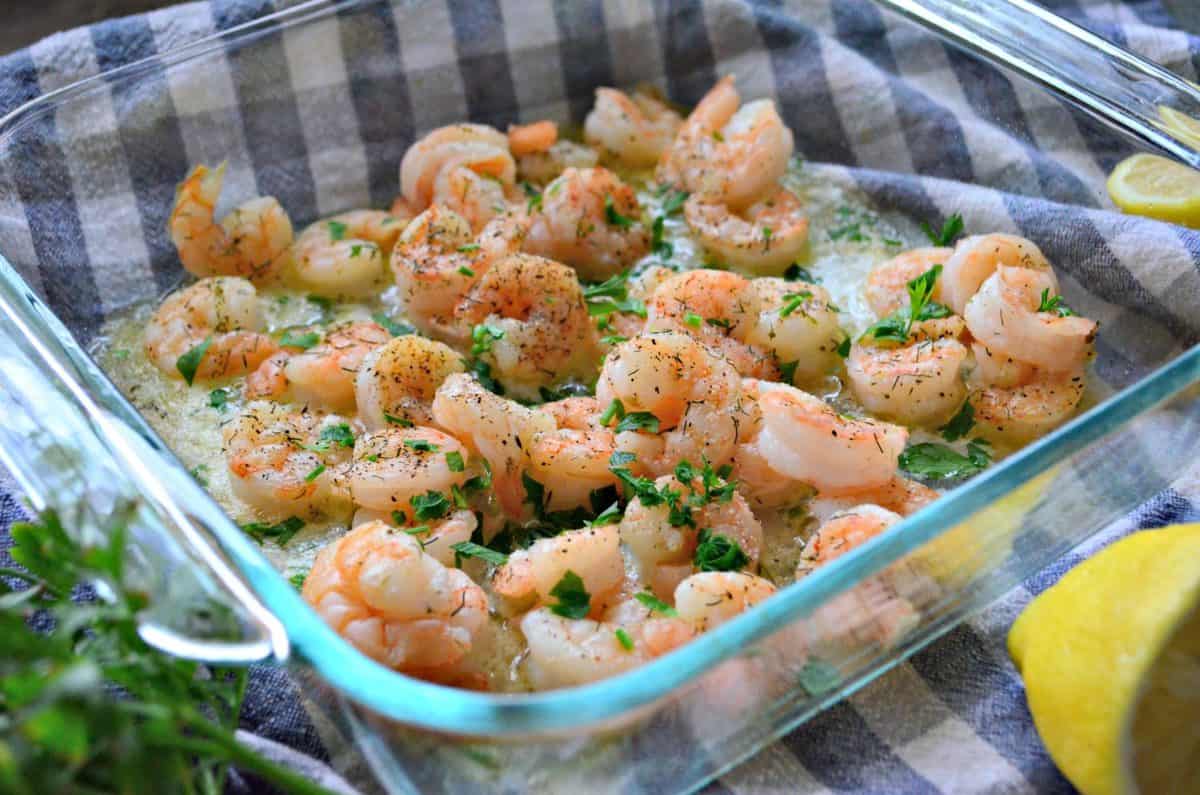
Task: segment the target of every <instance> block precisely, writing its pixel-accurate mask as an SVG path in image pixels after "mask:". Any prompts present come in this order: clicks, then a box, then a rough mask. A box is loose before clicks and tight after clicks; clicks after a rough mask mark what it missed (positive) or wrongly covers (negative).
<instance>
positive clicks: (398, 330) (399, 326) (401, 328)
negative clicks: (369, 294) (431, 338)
mask: <svg viewBox="0 0 1200 795" xmlns="http://www.w3.org/2000/svg"><path fill="white" fill-rule="evenodd" d="M371 319H372V320H374V321H375V322H376V323H378V324H379V325H381V326H383V328H384V330H385V331H387V333H388V334H391V335H392V336H393V337H405V336H408V335H409V334H415V333H416V331H417V330H416V328H414V327H413V326H410V325H409V324H408V323H400V322H397V321H395V320H392V319H391V318H390V317H388V316H387V315H385V314H384V313H382V312H376V313H375V314H373V315H371Z"/></svg>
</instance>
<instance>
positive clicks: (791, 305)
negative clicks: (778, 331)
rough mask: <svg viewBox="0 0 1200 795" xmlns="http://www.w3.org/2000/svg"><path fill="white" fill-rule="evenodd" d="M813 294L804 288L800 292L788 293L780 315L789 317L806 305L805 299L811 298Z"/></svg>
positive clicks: (780, 308) (784, 298) (780, 309)
mask: <svg viewBox="0 0 1200 795" xmlns="http://www.w3.org/2000/svg"><path fill="white" fill-rule="evenodd" d="M812 297H813V294H812V293H811V292H810V291H808V290H804V291H803V292H799V293H788V294H787V295H785V296H784V297H783V306H781V307H779V316H780V317H787V316H789V315H791V314H792V313H793V312H795V311H796V310H797V309H799V308H800V307H801V306H803V305H804V302H805V301H808V300H810V299H811V298H812Z"/></svg>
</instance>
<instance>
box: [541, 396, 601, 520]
mask: <svg viewBox="0 0 1200 795" xmlns="http://www.w3.org/2000/svg"><path fill="white" fill-rule="evenodd" d="M538 408H540V409H541V410H542V411H544V412H546V413H547V414H549V415H550V416H552V417H554V419H555V422H556V423H557V424H558V427H557V428H556V429H555V430H553V431H547V432H545V433H539V434H538V435H537V436H535V437H534V439H533V444H532V445H531V447H530V449H529V462H530V465H531V469H530V474H531V476H532V477H533V479H534V480H536V481H538V482H539V483H541V484H542V485H543V486H545V487H546V505H545V507H546V509H547V510H551V511H560V510H567V509H570V508H574V507H576V506H587V505H589V504H590V502H591V495H592V492H594V491H596V490H598V489H603V488H605V487H606V486H615V485H616V483H617V480H616V477H615V476H614V475H613V473H612V470H611V469H609V459H610V458H611V457H612V454H613V452H615V451H616V449H617V446H616V445H617V442H616V437H615V436H614V435H613V432H612V431H611V430H609V429H608V428H605V427H604V426H602V425H600V423H599V415H600V413H601V406H600V402H599V401H598V400H596V399H595V398H593V397H575V398H566V399H565V400H558V401H554V402H552V403H544V404H542V405H541V406H539V407H538Z"/></svg>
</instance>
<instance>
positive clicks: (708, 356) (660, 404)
mask: <svg viewBox="0 0 1200 795" xmlns="http://www.w3.org/2000/svg"><path fill="white" fill-rule="evenodd" d="M739 390H740V382H739V378H738V374H737V372H736V371H735V370H734V369H733V366H732V365H731V364H729V362H727V361H726V360H725V359H724V358H722V357H720V356H717V355H716V354H714V353H712V352H711V351H709V349H708V348H706V347H704V346H703V345H701V344H700V343H698V342H696V341H695V340H693V339H692V338H691V337H688V336H686V335H684V334H676V333H673V332H663V333H657V334H646V335H643V336H640V337H635V338H633V339H631V340H628V341H627V342H622V343H621V344H620V345H618V346H616V347H615V348H613V350H612V351H611V352H610V353H609V354H608V356H607V357H606V358H605V360H604V366H603V368H602V369H601V371H600V379H599V381H597V383H596V397H597V399H599V401H600V403H601V404H602V405H605V406H608V405H610V404H611V403H612V401H614V400H619V401H621V405H622V408H623V410H624V412H625V414H626V416H628V415H629V414H630V413H636V412H645V413H648V414H651V415H653V417H654V420H655V421H656V422H657V425H658V431H657V432H651V431H650V430H649V429H648V428H645V427H644V426H643V428H642V429H635V430H625V431H621V432H618V433H617V450H618V451H620V452H624V453H631V454H633V455H634V456H635V461H634V462H633V463H632V464H631V467H632V468H633V469H634V470H635V471H638V472H645V473H648V474H651V475H655V476H658V475H665V474H667V473H669V472H671V471H672V470H674V468H675V466H676V465H677V464H679V463H680V462H681V461H708V462H710V463H711V464H712V465H713V466H716V467H719V466H721V465H723V464H725V463H726V462H728V461H729V460H730V458H731V456H732V455H733V449H734V445H735V443H736V442H737V437H738V422H739V412H738V404H739V401H740V391H739Z"/></svg>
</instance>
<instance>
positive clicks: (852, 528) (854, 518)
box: [796, 504, 901, 578]
mask: <svg viewBox="0 0 1200 795" xmlns="http://www.w3.org/2000/svg"><path fill="white" fill-rule="evenodd" d="M900 518H901V517H900V515H899V514H897V513H893V512H892V511H889V510H887V509H886V508H881V507H879V506H878V505H871V504H865V505H856V506H854V507H853V508H850V509H848V510H845V511H840V512H838V513H836V514H834V515H833V516H831V517H830V518H829V519H827V520H826V521H825V522H824V523H822V525H821V526H820V527H819V528H817V532H816V533H814V534H813V536H812V537H811V538H810V539H809V540H808V543H807V544H805V546H804V552H802V553H801V557H800V565H799V566H798V567H797V569H796V577H797V578H799V577H803V576H806V575H807V574H809V573H811V572H812V571H813V570H814V569H816V568H817V567H818V566H823V565H824V564H826V563H828V562H829V561H831V560H834V559H836V558H838V557H841V556H842V555H844V554H846V553H847V552H849V551H850V550H852V549H854V548H855V547H857V546H859V545H860V544H864V543H866V542H867V541H870V540H871V539H872V538H874V537H875V536H877V535H879V534H880V533H882V532H883V531H884V530H887V529H888V528H889V527H891V526H892V525H894V524H895V523H896V522H899V521H900Z"/></svg>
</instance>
